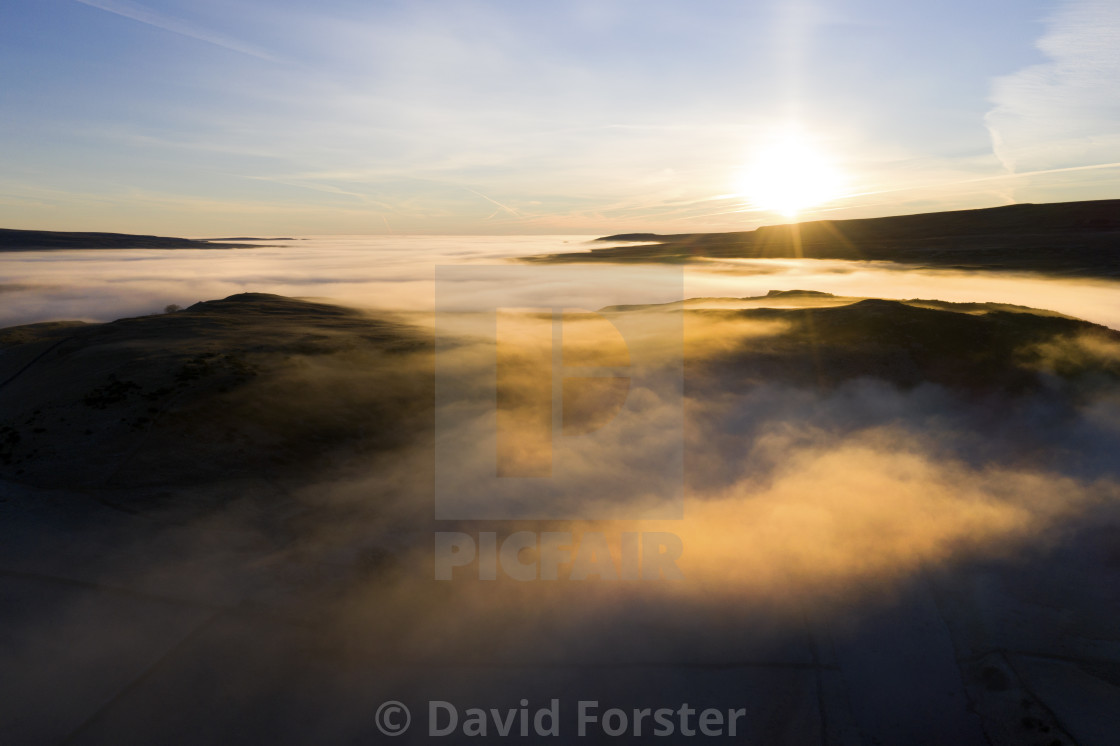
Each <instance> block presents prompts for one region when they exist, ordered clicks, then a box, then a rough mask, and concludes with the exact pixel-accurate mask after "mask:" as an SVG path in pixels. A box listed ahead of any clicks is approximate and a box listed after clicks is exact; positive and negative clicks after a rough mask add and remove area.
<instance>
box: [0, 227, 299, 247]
mask: <svg viewBox="0 0 1120 746" xmlns="http://www.w3.org/2000/svg"><path fill="white" fill-rule="evenodd" d="M238 240H245V239H238ZM270 240H280V239H270ZM258 246H259V244H242V243H223V242H220V240H196V239H192V238H168V237H166V236H136V235H132V234H129V233H70V232H59V231H21V230H12V229H10V228H0V251H49V250H52V249H60V250H61V249H254V248H257V247H258Z"/></svg>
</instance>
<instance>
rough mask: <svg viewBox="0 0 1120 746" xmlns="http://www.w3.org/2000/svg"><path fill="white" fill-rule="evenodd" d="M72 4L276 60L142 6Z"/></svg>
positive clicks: (93, 1)
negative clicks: (86, 6)
mask: <svg viewBox="0 0 1120 746" xmlns="http://www.w3.org/2000/svg"><path fill="white" fill-rule="evenodd" d="M75 2H79V3H81V4H82V5H88V6H89V7H91V8H97V9H98V10H104V11H105V12H107V13H113V14H114V15H118V16H121V17H123V18H129V19H131V20H133V21H137V22H139V23H143V24H146V25H148V26H154V27H155V28H158V29H162V30H164V31H170V32H171V33H173V34H178V35H179V36H186V37H187V38H190V39H196V40H198V41H204V42H206V43H207V44H213V45H215V46H218V47H222V48H223V49H228V50H230V51H232V52H240V53H241V54H247V55H249V56H250V57H256V58H258V59H262V60H266V61H268V62H279V61H280V60H278V59H277V58H276V57H273V56H272V55H270V54H268V53H267V52H264V51H262V50H260V49H256V48H255V47H252V46H250V45H248V44H244V43H243V42H240V41H237V40H236V39H230V38H228V37H225V36H222V35H220V34H215V33H213V32H211V31H208V30H206V29H201V28H198V27H197V26H195V25H194V24H191V23H188V22H186V21H182V20H180V19H178V18H171V17H169V16H166V15H164V14H162V13H157V12H156V11H154V10H151V9H150V8H145V7H144V6H142V5H139V4H137V3H133V2H128V1H127V0H75Z"/></svg>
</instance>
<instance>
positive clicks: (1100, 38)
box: [985, 0, 1120, 171]
mask: <svg viewBox="0 0 1120 746" xmlns="http://www.w3.org/2000/svg"><path fill="white" fill-rule="evenodd" d="M1037 46H1038V48H1039V49H1040V50H1042V52H1044V53H1045V54H1046V56H1047V57H1048V58H1049V60H1048V61H1047V62H1045V63H1043V64H1039V65H1032V66H1030V67H1027V68H1024V69H1023V70H1020V71H1018V72H1016V73H1014V74H1012V75H1008V76H1005V77H1001V78H997V79H996V80H995V83H994V87H993V95H992V101H993V103H994V104H995V106H994V108H993V109H992V110H991V111H989V112H988V114H987V116H986V118H985V119H986V123H987V125H988V129H989V131H990V132H991V135H992V144H993V147H994V149H995V153H996V156H997V157H998V158H999V159H1000V161H1001V162H1002V163H1003V165H1004V166H1005V167H1006V168H1007V169H1008V170H1010V171H1020V170H1040V169H1055V168H1063V167H1069V166H1083V165H1090V164H1095V163H1106V162H1114V161H1118V160H1120V134H1118V133H1117V131H1116V123H1117V121H1120V54H1117V49H1120V4H1118V3H1116V2H1115V0H1066V2H1064V3H1063V4H1062V6H1061V9H1060V10H1059V11H1058V12H1057V13H1056V14H1055V15H1054V16H1053V17H1052V18H1051V19H1050V20H1049V22H1048V27H1047V32H1046V34H1045V35H1044V36H1043V37H1042V38H1041V39H1040V40H1039V41H1038V45H1037Z"/></svg>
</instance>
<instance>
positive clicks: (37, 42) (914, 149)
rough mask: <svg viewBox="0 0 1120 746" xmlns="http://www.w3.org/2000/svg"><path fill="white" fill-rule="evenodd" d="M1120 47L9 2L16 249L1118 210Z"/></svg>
mask: <svg viewBox="0 0 1120 746" xmlns="http://www.w3.org/2000/svg"><path fill="white" fill-rule="evenodd" d="M1117 49H1120V3H1116V2H1115V0H1060V1H1051V2H1042V1H1040V0H982V1H981V2H976V1H975V0H948V2H944V3H904V2H897V0H821V1H820V2H704V1H698V2H690V3H682V2H665V1H663V0H644V1H638V0H587V1H584V0H572V1H570V2H564V3H525V2H470V1H469V0H460V1H456V2H439V1H436V0H432V1H430V2H415V1H411V2H406V1H403V0H402V1H400V2H376V1H365V0H319V1H318V2H315V3H311V2H295V1H294V0H142V1H141V0H135V1H134V0H5V1H4V2H3V3H2V4H0V226H3V227H10V228H30V229H44V230H99V231H119V232H130V233H158V234H165V235H187V236H225V235H238V236H240V235H266V236H267V235H312V234H483V235H487V234H597V235H602V234H608V233H619V232H629V231H656V232H674V233H683V232H693V231H714V230H748V229H751V228H754V227H757V226H758V225H763V224H772V223H776V222H788V221H789V220H791V219H801V220H806V219H819V218H825V217H827V218H847V217H868V216H875V215H892V214H905V213H913V212H928V211H934V210H944V209H961V208H975V207H990V206H995V205H1001V204H1009V203H1014V202H1056V201H1065V200H1078V199H1105V198H1116V197H1120V93H1118V92H1120V54H1117V53H1116V50H1117ZM794 208H795V209H796V211H795V209H794Z"/></svg>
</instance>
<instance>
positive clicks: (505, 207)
mask: <svg viewBox="0 0 1120 746" xmlns="http://www.w3.org/2000/svg"><path fill="white" fill-rule="evenodd" d="M463 188H464V189H466V190H467V191H468V192H470V193H471V194H477V195H478V196H479V197H482V198H483V199H484V200H486V201H487V202H489V203H491V204H494V205H497V206H498V209H497V210H495V211H494V213H493V214H492V215H490V218H492V217H494V215H497V214H498V213H499V212H501V211H502V210H505V211H506V212H508V213H509V214H511V215H513V216H514V217H517V218H519V217H521V213H519V212H518V211H517V210H515V209H513V208H512V207H509V206H508V205H503V204H502V203H501V202H499V201H498V200H496V199H490V198H489V197H487V196H486V195H485V194H483V193H482V192H477V191H475V190H474V189H471V188H470V187H463ZM490 218H486V219H487V220H489V219H490Z"/></svg>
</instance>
